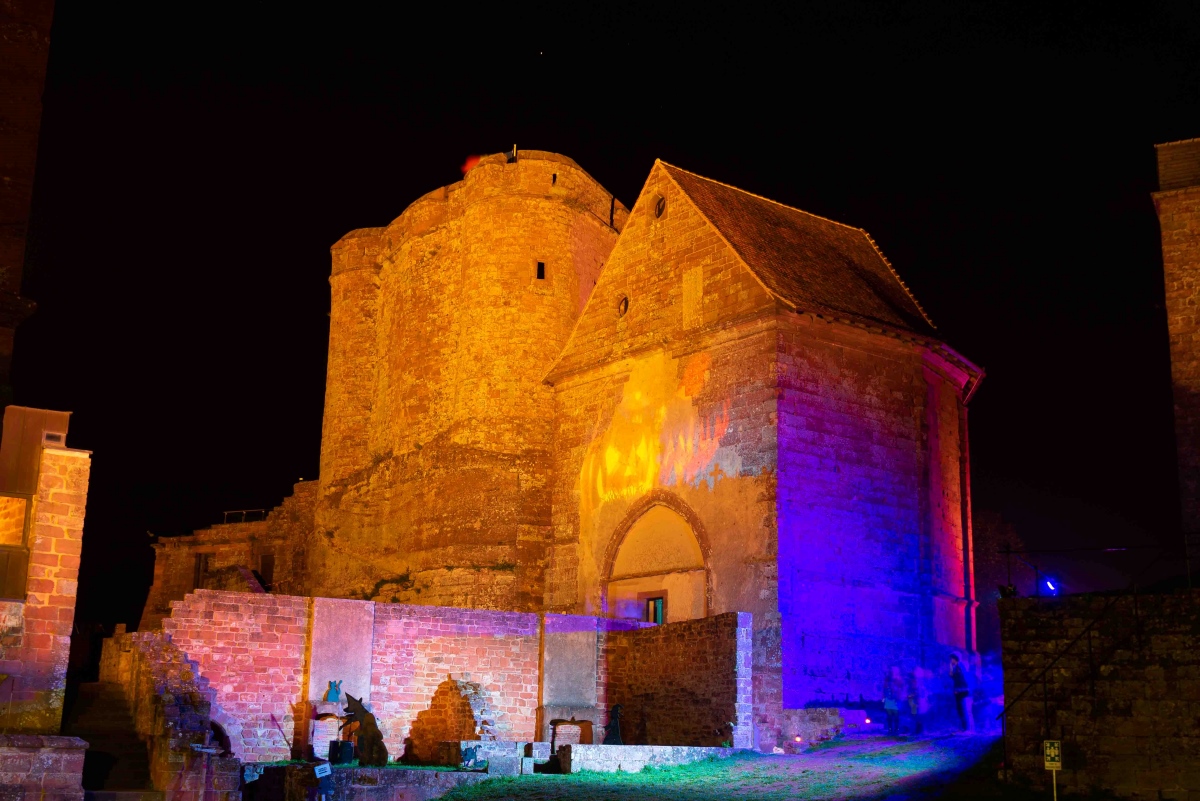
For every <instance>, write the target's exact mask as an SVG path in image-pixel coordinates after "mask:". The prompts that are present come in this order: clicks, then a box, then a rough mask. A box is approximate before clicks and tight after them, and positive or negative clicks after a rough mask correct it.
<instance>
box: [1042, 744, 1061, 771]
mask: <svg viewBox="0 0 1200 801" xmlns="http://www.w3.org/2000/svg"><path fill="white" fill-rule="evenodd" d="M1042 753H1043V755H1044V756H1045V758H1046V770H1062V740H1043V741H1042Z"/></svg>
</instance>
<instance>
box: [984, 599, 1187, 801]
mask: <svg viewBox="0 0 1200 801" xmlns="http://www.w3.org/2000/svg"><path fill="white" fill-rule="evenodd" d="M1109 603H1112V606H1111V607H1110V608H1109V609H1108V612H1107V614H1105V616H1104V617H1103V618H1102V620H1101V622H1099V623H1097V624H1096V625H1095V626H1094V627H1093V628H1092V630H1091V633H1090V635H1085V634H1084V632H1085V631H1086V630H1087V627H1088V626H1089V624H1091V623H1092V621H1093V620H1095V619H1096V618H1097V617H1098V616H1099V615H1100V613H1101V611H1102V610H1103V609H1104V607H1105V606H1106V605H1107V604H1109ZM1000 618H1001V636H1002V640H1003V660H1004V693H1005V697H1006V699H1008V700H1009V702H1010V703H1011V702H1012V701H1013V700H1015V699H1016V698H1017V696H1018V695H1019V694H1020V693H1021V692H1023V691H1025V690H1026V688H1029V689H1028V692H1026V693H1025V695H1024V697H1023V698H1022V699H1021V700H1020V701H1018V702H1017V703H1016V704H1014V705H1013V707H1012V708H1011V709H1010V710H1009V712H1008V715H1007V721H1006V727H1005V729H1006V742H1005V745H1006V748H1007V754H1008V762H1009V765H1011V767H1012V770H1013V773H1014V776H1015V778H1016V779H1017V780H1018V781H1022V782H1025V783H1028V784H1030V785H1032V786H1035V787H1038V788H1043V789H1045V790H1046V792H1049V788H1048V786H1047V785H1048V784H1049V776H1048V775H1047V773H1046V771H1045V770H1044V766H1043V761H1042V741H1043V740H1047V739H1049V740H1062V744H1063V751H1062V757H1063V770H1062V771H1061V772H1060V773H1059V776H1058V786H1059V792H1067V793H1077V794H1086V793H1089V792H1092V791H1103V792H1111V793H1114V794H1116V795H1117V796H1119V797H1122V798H1185V797H1191V798H1200V591H1181V592H1176V593H1171V594H1161V595H1140V596H1132V595H1126V596H1122V597H1119V598H1115V599H1114V598H1112V597H1110V596H1094V595H1079V596H1068V597H1065V598H1014V599H1008V600H1002V601H1001V602H1000ZM1080 635H1084V636H1083V637H1082V638H1081V639H1079V641H1078V642H1077V643H1076V644H1075V645H1074V647H1072V648H1070V649H1069V650H1067V646H1068V644H1069V643H1071V642H1072V641H1073V640H1075V639H1076V638H1077V637H1080ZM1064 651H1065V653H1064ZM1059 654H1064V655H1063V656H1062V657H1061V658H1060V659H1059V661H1058V662H1057V663H1056V664H1055V665H1054V667H1053V668H1052V669H1051V670H1050V671H1049V672H1048V674H1047V676H1046V683H1045V685H1043V684H1042V681H1041V679H1040V678H1038V674H1039V673H1041V671H1042V669H1043V668H1045V667H1046V666H1047V665H1048V664H1050V661H1051V660H1052V659H1054V658H1055V656H1057V655H1059ZM1031 682H1032V683H1033V686H1032V687H1029V685H1030V683H1031ZM1189 793H1190V796H1189Z"/></svg>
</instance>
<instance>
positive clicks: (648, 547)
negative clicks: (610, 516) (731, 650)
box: [605, 504, 708, 623]
mask: <svg viewBox="0 0 1200 801" xmlns="http://www.w3.org/2000/svg"><path fill="white" fill-rule="evenodd" d="M605 594H606V599H607V609H608V614H609V616H610V617H618V618H627V619H631V620H642V621H647V622H651V623H673V622H675V621H679V620H694V619H696V618H701V617H704V616H705V615H707V614H708V575H707V568H706V567H705V564H704V552H703V551H702V550H701V548H700V541H699V540H698V539H697V538H696V534H695V532H694V531H693V530H692V527H691V525H690V524H689V523H688V521H687V520H685V519H684V518H683V517H682V516H681V515H680V514H679V513H677V512H675V511H674V510H672V509H670V508H668V507H666V506H663V505H661V504H656V505H654V506H651V507H650V508H649V509H647V510H646V511H645V512H644V513H643V514H642V516H641V517H639V518H638V519H637V520H636V521H634V523H633V525H632V526H630V528H629V530H628V531H627V532H626V534H625V537H624V538H623V539H622V540H621V544H620V546H619V547H618V549H617V553H616V556H615V558H614V559H613V563H612V568H611V570H610V571H609V577H608V582H607V587H606V593H605Z"/></svg>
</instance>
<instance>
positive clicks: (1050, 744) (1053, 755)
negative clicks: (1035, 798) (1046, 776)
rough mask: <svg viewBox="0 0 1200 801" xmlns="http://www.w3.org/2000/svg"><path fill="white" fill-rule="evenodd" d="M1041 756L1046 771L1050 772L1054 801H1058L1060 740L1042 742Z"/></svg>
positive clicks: (1060, 766)
mask: <svg viewBox="0 0 1200 801" xmlns="http://www.w3.org/2000/svg"><path fill="white" fill-rule="evenodd" d="M1042 756H1043V757H1044V758H1045V760H1046V770H1048V771H1050V784H1051V786H1052V787H1053V788H1054V801H1058V772H1059V771H1060V770H1062V740H1043V741H1042Z"/></svg>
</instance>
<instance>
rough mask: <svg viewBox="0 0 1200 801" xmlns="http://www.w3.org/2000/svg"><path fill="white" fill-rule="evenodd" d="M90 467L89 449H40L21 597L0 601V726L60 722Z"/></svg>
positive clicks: (51, 727)
mask: <svg viewBox="0 0 1200 801" xmlns="http://www.w3.org/2000/svg"><path fill="white" fill-rule="evenodd" d="M90 470H91V456H90V454H89V453H88V452H87V451H76V450H69V449H65V448H62V449H59V448H45V449H44V450H43V451H42V458H41V467H40V471H39V474H38V484H37V495H36V497H35V498H34V516H33V522H32V526H33V530H32V531H31V532H30V535H29V581H28V584H27V586H26V595H25V602H24V603H23V604H22V603H16V602H0V625H2V626H3V629H2V630H0V672H2V673H6V674H8V679H7V681H6V684H7V687H6V688H5V689H0V693H3V694H4V696H5V697H6V703H5V704H4V705H3V706H0V728H3V729H4V730H5V731H7V732H10V733H31V734H33V733H56V732H58V731H59V728H60V727H61V725H62V707H63V693H64V691H65V689H66V671H67V655H68V652H69V651H70V647H71V626H72V623H73V622H74V619H75V596H76V590H77V586H78V577H79V555H80V553H81V551H82V546H83V520H84V512H85V507H86V505H87V491H88V476H89V473H90Z"/></svg>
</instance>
